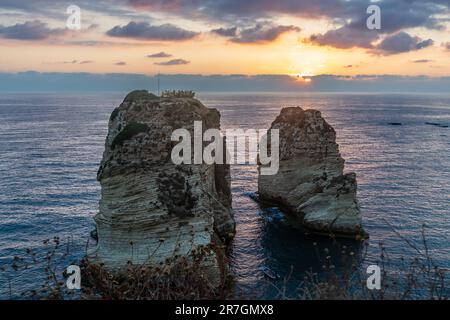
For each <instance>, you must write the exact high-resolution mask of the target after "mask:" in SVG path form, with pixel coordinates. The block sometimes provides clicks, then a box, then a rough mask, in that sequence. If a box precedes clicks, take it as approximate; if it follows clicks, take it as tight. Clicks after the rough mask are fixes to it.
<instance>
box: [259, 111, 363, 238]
mask: <svg viewBox="0 0 450 320" xmlns="http://www.w3.org/2000/svg"><path fill="white" fill-rule="evenodd" d="M271 129H278V130H279V136H280V150H279V152H280V167H279V171H278V173H277V174H276V175H261V174H260V175H259V179H258V191H259V197H260V199H261V200H269V201H272V202H276V203H277V204H279V205H280V206H281V207H282V208H284V209H285V210H286V211H288V212H289V213H292V214H294V215H295V216H296V217H298V218H300V220H301V222H302V224H303V225H304V226H305V227H306V228H308V229H310V230H312V231H313V232H317V233H326V234H334V235H336V236H350V237H353V236H356V237H359V236H361V235H363V234H364V231H363V229H362V226H361V213H360V209H359V206H358V202H357V199H356V187H357V184H356V175H355V173H347V174H344V173H343V170H344V159H343V158H342V157H341V155H340V153H339V146H338V144H337V143H336V132H335V130H334V129H333V128H332V127H331V126H330V125H329V124H328V123H327V122H326V121H325V120H324V119H323V118H322V116H321V113H320V111H317V110H302V109H301V108H299V107H296V108H284V109H283V110H282V111H281V113H280V115H279V116H278V117H277V118H276V120H275V121H274V122H273V123H272V126H271ZM269 132H270V131H269Z"/></svg>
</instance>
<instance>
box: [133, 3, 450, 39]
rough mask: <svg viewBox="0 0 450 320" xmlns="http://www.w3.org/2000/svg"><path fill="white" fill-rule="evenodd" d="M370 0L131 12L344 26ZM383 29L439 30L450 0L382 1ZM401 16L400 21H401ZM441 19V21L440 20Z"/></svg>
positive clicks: (146, 6) (148, 6)
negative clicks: (281, 18)
mask: <svg viewBox="0 0 450 320" xmlns="http://www.w3.org/2000/svg"><path fill="white" fill-rule="evenodd" d="M371 2H372V1H368V0H352V1H349V0H301V1H299V0H277V1H274V0H259V1H242V0H220V1H213V0H190V1H181V0H128V3H129V4H130V5H131V7H132V8H134V9H135V10H138V11H147V12H169V13H171V14H173V15H179V16H183V17H188V18H193V17H195V19H206V20H209V21H213V22H217V21H225V22H228V23H231V22H233V23H236V22H237V21H239V22H242V21H245V22H247V23H248V22H250V21H255V20H257V19H266V20H267V19H271V18H272V17H273V16H276V15H291V16H295V17H300V18H312V19H317V18H326V19H329V20H334V21H337V22H340V23H341V24H345V22H346V21H350V20H351V21H358V20H361V21H362V20H364V21H365V19H366V17H367V14H366V9H367V7H368V6H369V5H370V4H371ZM379 6H380V7H381V9H382V21H383V28H384V29H386V32H388V33H391V32H396V31H399V30H401V29H403V28H413V27H425V28H440V27H442V22H443V20H444V17H442V14H444V15H445V14H446V13H447V14H448V8H449V2H448V0H383V1H382V2H379ZM399 15H400V16H401V18H400V17H399ZM437 17H439V18H437Z"/></svg>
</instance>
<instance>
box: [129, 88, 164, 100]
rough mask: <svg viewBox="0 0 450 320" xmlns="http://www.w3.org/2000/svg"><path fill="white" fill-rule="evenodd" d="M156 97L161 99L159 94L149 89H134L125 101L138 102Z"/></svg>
mask: <svg viewBox="0 0 450 320" xmlns="http://www.w3.org/2000/svg"><path fill="white" fill-rule="evenodd" d="M156 99H159V98H158V96H156V95H154V94H153V93H150V92H148V91H147V90H134V91H131V92H130V93H129V94H127V96H126V97H125V99H124V100H123V102H136V101H145V100H156Z"/></svg>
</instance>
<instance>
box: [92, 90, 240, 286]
mask: <svg viewBox="0 0 450 320" xmlns="http://www.w3.org/2000/svg"><path fill="white" fill-rule="evenodd" d="M194 121H202V124H203V130H206V129H209V128H220V114H219V112H218V111H217V110H216V109H209V108H207V107H205V106H204V105H203V104H202V103H201V102H200V101H198V100H196V99H194V98H179V97H165V98H161V97H157V96H155V95H153V94H150V93H148V92H147V91H134V92H132V93H130V94H128V95H127V97H126V98H125V100H124V101H123V103H122V104H121V105H120V106H119V107H118V108H116V109H115V110H114V111H113V112H112V114H111V117H110V120H109V130H108V136H107V138H106V143H105V151H104V153H103V159H102V162H101V164H100V168H99V170H98V175H97V179H98V181H99V182H100V184H101V200H100V203H99V213H98V214H97V215H96V217H95V222H96V224H97V234H98V244H97V246H96V248H95V250H93V251H92V252H90V253H89V256H90V258H91V260H93V261H94V262H101V263H103V264H105V266H106V267H109V268H120V267H124V266H125V265H126V264H127V263H128V262H129V261H130V262H132V263H133V264H144V263H150V264H158V263H161V262H164V261H165V260H166V259H167V258H172V257H174V256H189V255H190V253H191V252H192V251H194V250H196V249H198V248H201V247H203V246H208V245H211V244H215V245H216V247H218V248H220V247H221V246H222V244H223V243H225V242H227V241H228V240H229V239H230V238H232V237H233V235H234V231H235V223H234V220H233V217H232V212H231V193H230V173H229V166H227V165H217V164H215V165H206V164H201V165H194V164H192V165H189V164H181V165H175V164H174V163H173V162H172V160H171V150H172V148H173V146H174V145H175V144H176V142H172V141H171V135H172V132H173V130H175V129H178V128H185V129H187V130H189V131H190V132H192V131H193V127H194ZM192 136H193V134H192ZM217 254H219V253H217V251H216V252H215V253H214V254H211V256H210V257H208V259H206V262H204V264H205V265H204V269H205V270H206V271H207V272H208V273H210V274H212V275H213V276H214V277H215V276H217V275H218V274H219V266H218V264H219V262H218V261H219V260H220V259H219V258H218V257H217V256H216V255H217Z"/></svg>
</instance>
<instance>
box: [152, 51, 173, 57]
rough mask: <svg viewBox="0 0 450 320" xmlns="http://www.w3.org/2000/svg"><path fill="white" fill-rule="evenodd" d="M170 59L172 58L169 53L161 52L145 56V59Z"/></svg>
mask: <svg viewBox="0 0 450 320" xmlns="http://www.w3.org/2000/svg"><path fill="white" fill-rule="evenodd" d="M170 57H172V55H171V54H170V53H165V52H163V51H161V52H158V53H153V54H148V55H147V58H170Z"/></svg>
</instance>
